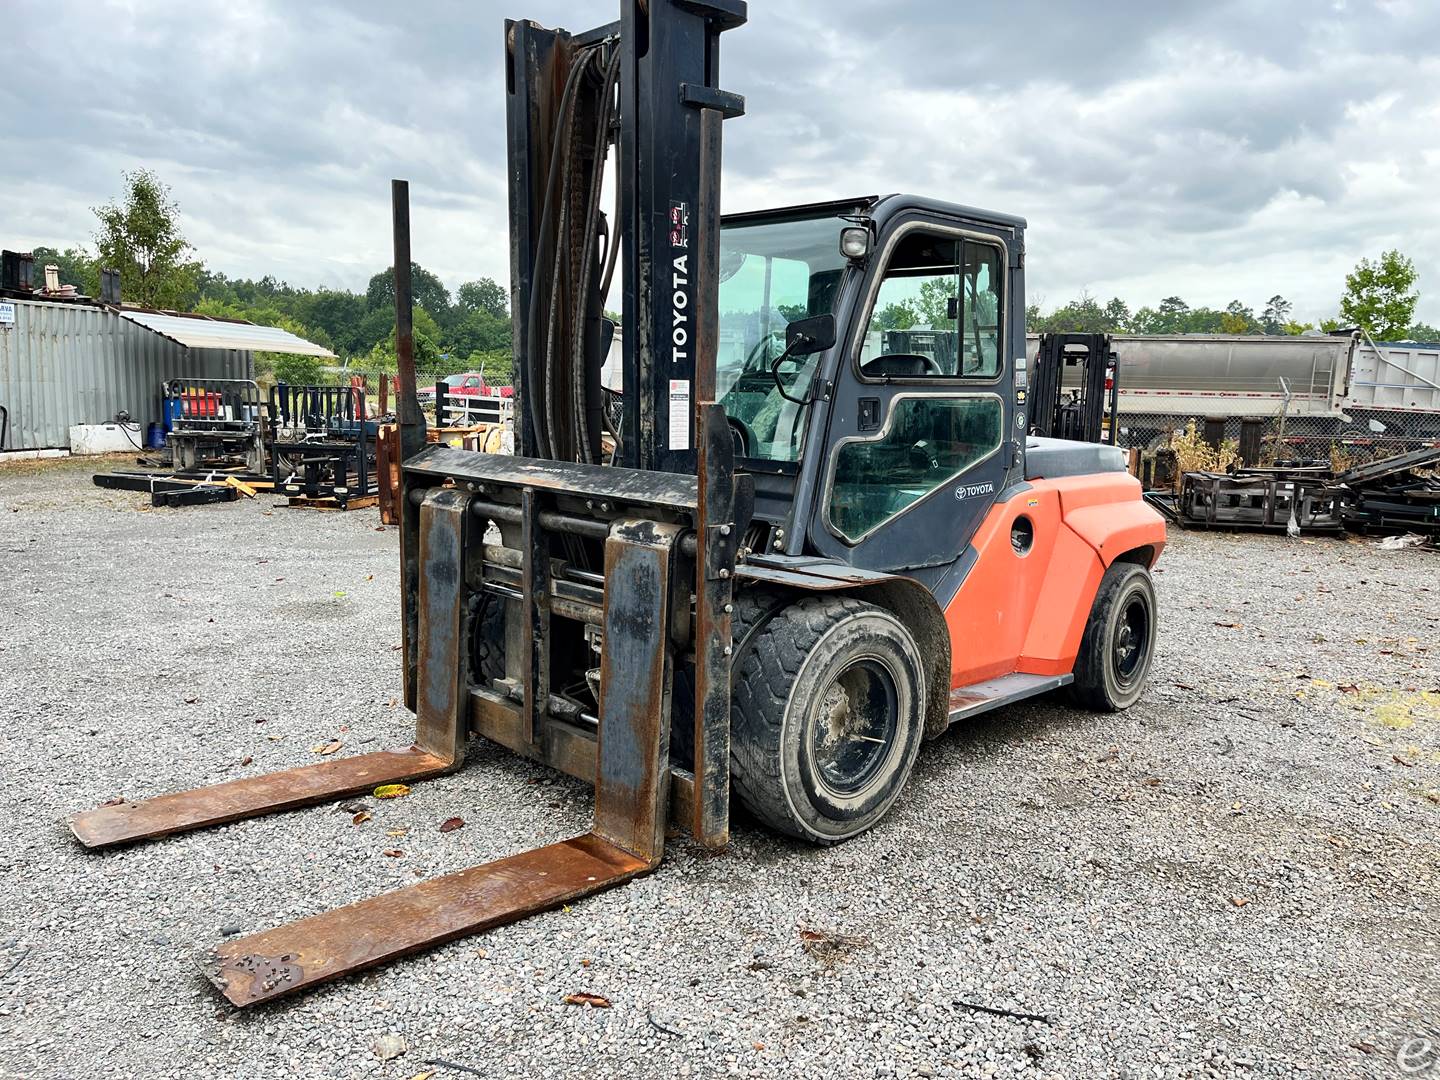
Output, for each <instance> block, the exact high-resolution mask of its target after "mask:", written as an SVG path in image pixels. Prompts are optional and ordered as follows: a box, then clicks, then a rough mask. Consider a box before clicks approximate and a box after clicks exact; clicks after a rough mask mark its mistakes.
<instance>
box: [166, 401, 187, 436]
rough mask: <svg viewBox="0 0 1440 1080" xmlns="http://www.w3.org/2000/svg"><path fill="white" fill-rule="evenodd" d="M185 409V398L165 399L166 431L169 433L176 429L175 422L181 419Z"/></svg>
mask: <svg viewBox="0 0 1440 1080" xmlns="http://www.w3.org/2000/svg"><path fill="white" fill-rule="evenodd" d="M184 409H185V399H184V398H182V397H167V398H166V399H165V430H166V431H167V432H168V431H170V430H171V429H172V428H174V427H175V421H176V420H179V419H180V417H181V414H182V413H183V411H184Z"/></svg>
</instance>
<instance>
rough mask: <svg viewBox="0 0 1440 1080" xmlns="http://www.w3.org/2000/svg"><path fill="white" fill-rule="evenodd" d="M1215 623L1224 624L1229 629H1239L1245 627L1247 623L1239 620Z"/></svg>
mask: <svg viewBox="0 0 1440 1080" xmlns="http://www.w3.org/2000/svg"><path fill="white" fill-rule="evenodd" d="M1215 625H1216V626H1223V627H1224V628H1225V629H1227V630H1239V629H1240V628H1241V627H1243V626H1244V625H1245V624H1244V623H1238V622H1217V623H1216V624H1215Z"/></svg>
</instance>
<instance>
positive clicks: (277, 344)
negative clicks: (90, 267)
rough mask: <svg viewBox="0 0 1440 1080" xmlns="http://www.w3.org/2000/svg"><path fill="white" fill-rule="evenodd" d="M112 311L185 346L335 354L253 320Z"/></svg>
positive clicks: (153, 312)
mask: <svg viewBox="0 0 1440 1080" xmlns="http://www.w3.org/2000/svg"><path fill="white" fill-rule="evenodd" d="M116 314H118V315H119V316H120V317H121V318H122V319H129V320H130V321H131V322H133V323H139V324H140V325H141V326H143V327H145V329H147V330H153V331H155V333H157V334H161V335H163V336H165V337H167V338H169V339H170V340H171V341H177V342H179V343H180V344H181V345H184V346H185V347H186V348H189V349H241V350H244V351H246V352H277V353H294V354H297V355H299V356H324V357H327V358H330V359H334V357H335V354H334V353H333V352H331V351H330V350H329V349H327V348H325V347H324V346H321V345H316V344H315V343H314V342H313V341H306V340H305V339H304V338H302V337H296V336H295V335H294V334H292V333H290V331H288V330H281V329H280V328H279V327H278V326H257V325H256V324H255V323H248V322H235V321H231V320H230V319H212V318H209V317H207V316H204V315H174V314H167V313H164V312H159V311H149V310H144V309H134V308H119V309H117V310H116Z"/></svg>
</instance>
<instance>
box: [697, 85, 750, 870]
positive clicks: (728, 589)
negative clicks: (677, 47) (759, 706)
mask: <svg viewBox="0 0 1440 1080" xmlns="http://www.w3.org/2000/svg"><path fill="white" fill-rule="evenodd" d="M723 119H724V118H723V117H722V116H721V114H720V113H719V112H717V111H715V110H714V109H703V110H701V113H700V132H701V138H700V189H699V192H698V194H699V199H698V201H697V205H696V208H695V215H694V218H693V222H692V224H693V232H694V257H695V262H694V267H695V279H696V280H695V301H696V302H695V307H694V328H695V345H696V357H695V397H696V407H695V415H694V418H693V420H692V423H693V424H694V430H695V450H696V460H695V468H696V476H697V479H698V481H699V520H698V525H699V536H700V544H699V546H698V548H697V550H696V559H695V716H694V724H695V755H694V758H695V760H694V770H695V812H694V819H693V820H692V821H691V822H690V831H691V834H692V835H693V836H694V837H695V839H696V840H698V841H699V842H700V843H702V844H704V845H706V846H707V847H714V848H718V847H723V846H724V845H725V844H726V843H727V842H728V840H729V837H730V816H729V806H730V662H731V656H732V643H731V630H730V612H731V611H732V610H733V603H732V601H733V598H734V553H735V551H736V549H737V548H738V546H739V545H738V541H739V537H738V535H736V532H737V524H736V521H735V497H734V496H735V455H734V443H733V439H732V437H731V435H730V427H729V424H728V422H727V421H726V419H725V410H724V407H723V406H721V405H719V404H718V403H717V402H716V400H715V398H716V390H717V386H716V375H715V359H716V348H717V337H718V334H719V323H720V319H719V311H718V305H719V282H718V281H717V278H716V273H715V268H716V267H718V266H719V262H720V260H719V246H720V128H721V123H722V121H723Z"/></svg>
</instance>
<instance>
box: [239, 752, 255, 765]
mask: <svg viewBox="0 0 1440 1080" xmlns="http://www.w3.org/2000/svg"><path fill="white" fill-rule="evenodd" d="M254 760H255V759H254V758H253V757H251V756H250V755H249V754H246V755H245V756H244V757H242V758H241V759H240V764H241V765H249V764H250V763H251V762H252V761H254Z"/></svg>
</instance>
